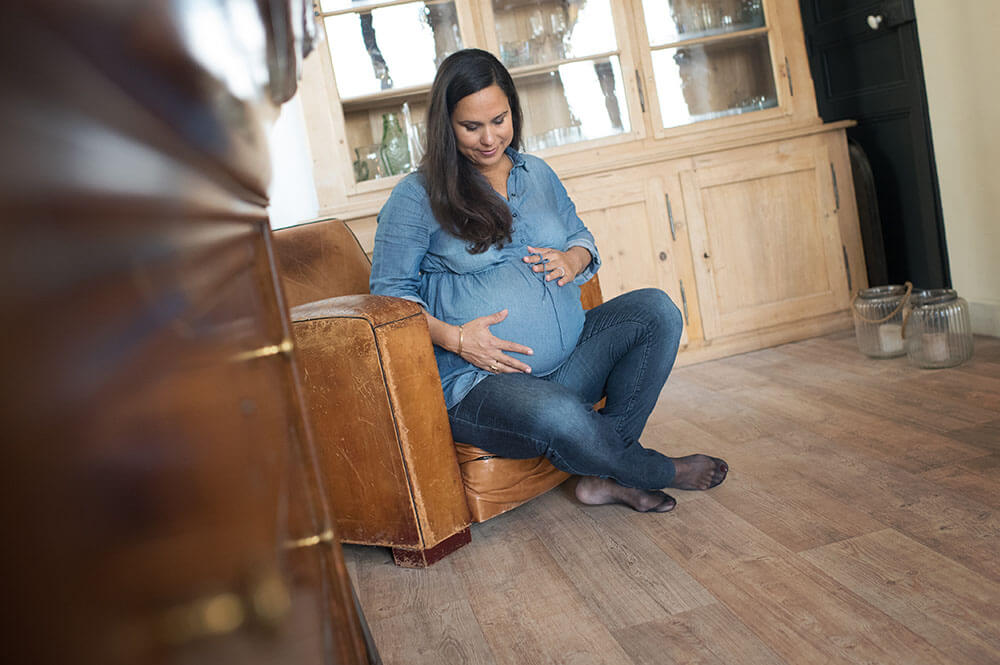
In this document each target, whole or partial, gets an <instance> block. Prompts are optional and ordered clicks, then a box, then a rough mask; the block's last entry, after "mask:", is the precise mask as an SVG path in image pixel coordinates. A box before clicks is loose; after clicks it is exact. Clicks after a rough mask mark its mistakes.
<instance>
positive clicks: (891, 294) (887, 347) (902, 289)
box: [851, 282, 913, 358]
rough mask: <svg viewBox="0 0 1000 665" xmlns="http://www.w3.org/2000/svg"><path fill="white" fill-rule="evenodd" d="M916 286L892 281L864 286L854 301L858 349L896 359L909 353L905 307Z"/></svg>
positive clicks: (870, 355)
mask: <svg viewBox="0 0 1000 665" xmlns="http://www.w3.org/2000/svg"><path fill="white" fill-rule="evenodd" d="M912 290H913V285H912V284H910V283H909V282H907V283H906V285H905V286H900V285H898V284H892V285H889V286H875V287H872V288H870V289H861V290H860V291H858V293H857V295H856V296H854V300H852V301H851V305H852V309H853V310H854V334H855V336H856V337H857V340H858V349H859V350H860V351H861V353H863V354H865V355H866V356H869V357H870V358H895V357H897V356H901V355H903V354H904V353H906V346H905V345H904V344H903V310H904V308H905V307H906V302H907V300H908V299H909V296H910V292H911V291H912Z"/></svg>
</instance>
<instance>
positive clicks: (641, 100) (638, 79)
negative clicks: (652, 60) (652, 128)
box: [635, 69, 646, 113]
mask: <svg viewBox="0 0 1000 665" xmlns="http://www.w3.org/2000/svg"><path fill="white" fill-rule="evenodd" d="M635 87H637V88H638V89H639V108H640V109H641V110H642V112H643V113H645V112H646V94H645V93H644V92H643V91H642V77H641V76H639V70H638V69H637V70H635Z"/></svg>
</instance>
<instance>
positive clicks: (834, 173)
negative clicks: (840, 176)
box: [830, 162, 840, 212]
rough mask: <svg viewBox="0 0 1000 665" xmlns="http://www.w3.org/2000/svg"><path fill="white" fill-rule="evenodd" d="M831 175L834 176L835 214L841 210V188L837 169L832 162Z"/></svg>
mask: <svg viewBox="0 0 1000 665" xmlns="http://www.w3.org/2000/svg"><path fill="white" fill-rule="evenodd" d="M830 175H831V176H833V204H834V206H835V207H834V209H833V211H834V212H838V211H839V210H840V188H839V187H837V169H836V168H834V166H833V162H830Z"/></svg>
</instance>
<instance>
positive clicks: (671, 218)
mask: <svg viewBox="0 0 1000 665" xmlns="http://www.w3.org/2000/svg"><path fill="white" fill-rule="evenodd" d="M663 198H665V199H666V200H667V219H668V220H669V221H670V237H671V238H673V239H674V240H677V229H676V228H674V209H673V208H671V207H670V194H664V195H663Z"/></svg>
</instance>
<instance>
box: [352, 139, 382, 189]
mask: <svg viewBox="0 0 1000 665" xmlns="http://www.w3.org/2000/svg"><path fill="white" fill-rule="evenodd" d="M354 156H355V160H354V180H355V182H364V181H365V180H374V179H375V178H384V177H385V176H386V172H385V166H383V164H382V146H380V145H379V144H377V143H375V144H372V145H367V146H362V147H360V148H355V149H354Z"/></svg>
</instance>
